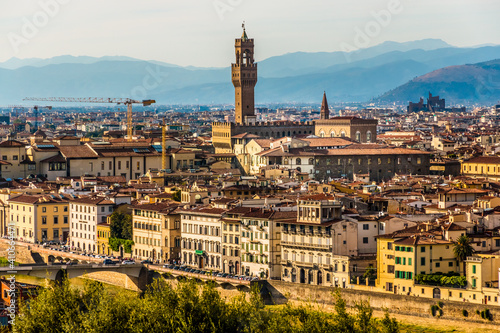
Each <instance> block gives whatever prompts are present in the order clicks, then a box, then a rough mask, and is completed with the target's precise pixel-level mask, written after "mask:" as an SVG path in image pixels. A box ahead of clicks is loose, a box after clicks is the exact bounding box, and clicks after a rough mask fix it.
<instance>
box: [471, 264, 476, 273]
mask: <svg viewBox="0 0 500 333" xmlns="http://www.w3.org/2000/svg"><path fill="white" fill-rule="evenodd" d="M472 274H476V265H472Z"/></svg>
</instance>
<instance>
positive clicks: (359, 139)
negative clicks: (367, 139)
mask: <svg viewBox="0 0 500 333" xmlns="http://www.w3.org/2000/svg"><path fill="white" fill-rule="evenodd" d="M356 141H358V142H361V132H360V131H357V132H356Z"/></svg>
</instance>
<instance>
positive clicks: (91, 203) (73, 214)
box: [69, 194, 131, 253]
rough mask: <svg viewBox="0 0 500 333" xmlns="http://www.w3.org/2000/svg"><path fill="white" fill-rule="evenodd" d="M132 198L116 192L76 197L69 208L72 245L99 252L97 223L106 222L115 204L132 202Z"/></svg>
mask: <svg viewBox="0 0 500 333" xmlns="http://www.w3.org/2000/svg"><path fill="white" fill-rule="evenodd" d="M130 199H131V198H130V197H129V196H121V195H116V194H114V195H109V196H105V195H96V196H88V197H82V198H76V199H74V200H73V201H72V202H71V204H70V210H69V213H70V214H69V218H70V241H71V246H73V247H76V248H77V249H81V250H83V251H86V252H95V253H97V251H98V250H97V224H98V223H101V222H106V221H107V217H108V216H109V215H111V214H112V213H113V211H114V208H115V206H117V205H119V204H130Z"/></svg>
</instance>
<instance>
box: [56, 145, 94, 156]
mask: <svg viewBox="0 0 500 333" xmlns="http://www.w3.org/2000/svg"><path fill="white" fill-rule="evenodd" d="M59 150H60V152H61V154H62V155H63V156H64V157H65V158H97V157H98V155H97V153H96V152H95V151H93V150H92V149H91V148H90V147H89V146H87V145H83V146H59Z"/></svg>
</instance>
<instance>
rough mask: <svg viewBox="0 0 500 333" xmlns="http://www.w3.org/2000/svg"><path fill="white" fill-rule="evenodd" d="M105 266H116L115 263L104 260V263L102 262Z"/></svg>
mask: <svg viewBox="0 0 500 333" xmlns="http://www.w3.org/2000/svg"><path fill="white" fill-rule="evenodd" d="M102 264H103V265H114V264H115V262H114V261H113V260H111V259H104V261H103V262H102Z"/></svg>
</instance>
